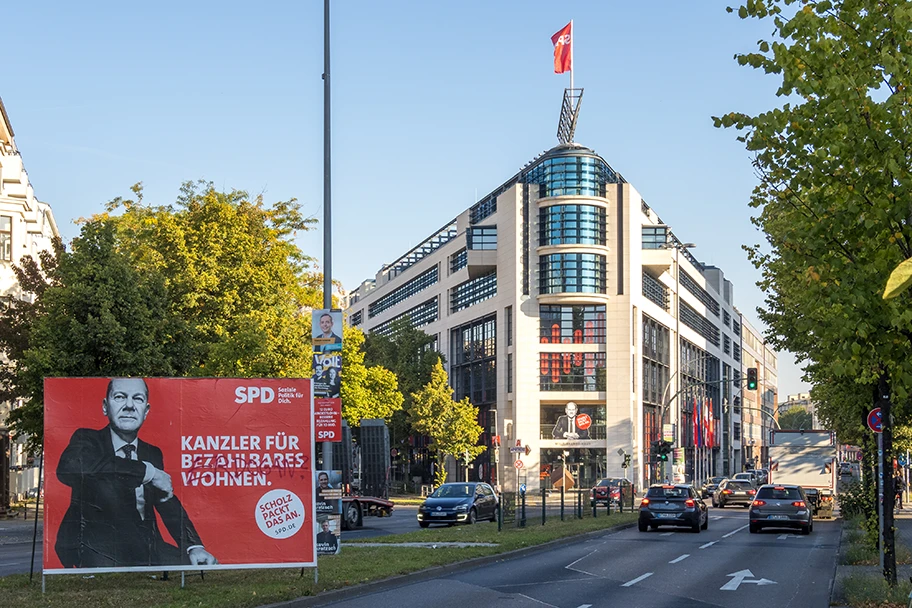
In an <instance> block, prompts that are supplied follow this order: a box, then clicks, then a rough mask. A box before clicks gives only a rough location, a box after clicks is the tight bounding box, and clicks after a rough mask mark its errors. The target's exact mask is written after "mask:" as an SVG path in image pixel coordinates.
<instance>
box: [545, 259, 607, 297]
mask: <svg viewBox="0 0 912 608" xmlns="http://www.w3.org/2000/svg"><path fill="white" fill-rule="evenodd" d="M605 274H606V273H605V256H602V255H597V254H594V253H554V254H551V255H543V256H540V257H539V293H542V294H549V293H605V284H606V280H605V279H606V277H605Z"/></svg>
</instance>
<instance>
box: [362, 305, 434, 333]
mask: <svg viewBox="0 0 912 608" xmlns="http://www.w3.org/2000/svg"><path fill="white" fill-rule="evenodd" d="M438 308H439V304H438V303H437V296H434V297H433V298H431V299H430V300H428V301H427V302H423V303H421V304H419V305H418V306H415V307H414V308H410V309H408V310H406V311H405V312H404V313H402V314H400V315H396V316H395V317H393V318H392V319H390V320H388V321H384V322H383V323H381V324H380V325H377V326H376V327H372V328H371V330H370V331H371V332H372V333H375V334H380V335H381V336H389V335H391V334H392V333H393V329H394V327H393V325H394V324H395V323H397V322H398V321H400V320H402V319H405V318H408V321H409V324H410V325H411V326H412V327H424V326H425V325H427V324H429V323H433V322H434V321H436V320H437V319H438V316H439V311H438Z"/></svg>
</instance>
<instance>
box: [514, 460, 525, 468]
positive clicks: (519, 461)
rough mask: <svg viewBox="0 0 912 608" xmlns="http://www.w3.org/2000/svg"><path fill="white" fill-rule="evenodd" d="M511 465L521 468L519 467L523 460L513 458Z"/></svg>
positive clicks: (521, 466)
mask: <svg viewBox="0 0 912 608" xmlns="http://www.w3.org/2000/svg"><path fill="white" fill-rule="evenodd" d="M513 466H514V467H516V468H517V469H521V468H523V461H522V460H514V461H513Z"/></svg>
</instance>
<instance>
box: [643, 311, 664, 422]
mask: <svg viewBox="0 0 912 608" xmlns="http://www.w3.org/2000/svg"><path fill="white" fill-rule="evenodd" d="M642 352H643V403H648V404H652V405H657V406H658V405H665V404H664V403H663V402H662V400H663V398H665V397H667V395H664V394H663V393H664V392H665V388H666V387H667V386H668V379H669V377H670V375H669V374H670V372H669V370H670V365H671V331H670V330H669V329H668V328H667V327H665V326H664V325H662V324H661V323H659V322H658V321H656V320H655V319H652V318H650V317H648V316H646V315H643V351H642Z"/></svg>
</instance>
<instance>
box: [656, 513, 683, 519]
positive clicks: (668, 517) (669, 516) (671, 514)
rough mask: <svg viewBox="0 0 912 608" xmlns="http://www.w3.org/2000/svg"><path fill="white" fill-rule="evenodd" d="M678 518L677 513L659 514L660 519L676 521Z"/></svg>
mask: <svg viewBox="0 0 912 608" xmlns="http://www.w3.org/2000/svg"><path fill="white" fill-rule="evenodd" d="M677 516H678V514H677V513H659V519H674V518H675V517H677Z"/></svg>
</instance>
